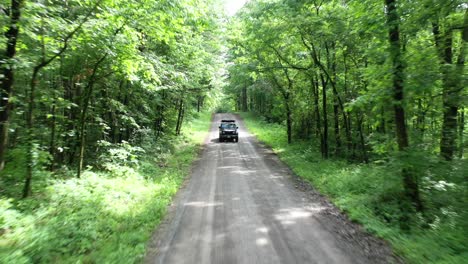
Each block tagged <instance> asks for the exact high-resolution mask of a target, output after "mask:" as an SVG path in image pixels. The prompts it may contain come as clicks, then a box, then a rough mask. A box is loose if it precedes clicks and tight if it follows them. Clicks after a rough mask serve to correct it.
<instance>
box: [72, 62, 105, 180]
mask: <svg viewBox="0 0 468 264" xmlns="http://www.w3.org/2000/svg"><path fill="white" fill-rule="evenodd" d="M106 57H107V53H106V54H104V56H102V57H101V58H100V59H99V60H98V61H97V62H96V64H94V67H93V72H92V74H91V76H90V77H89V81H88V85H86V87H85V89H84V93H85V94H84V95H83V96H84V97H83V101H82V104H81V107H82V110H81V115H80V122H79V124H80V134H79V136H80V146H79V157H78V161H79V163H78V170H77V173H76V177H77V178H80V177H81V172H82V171H83V165H84V154H85V147H86V119H87V114H88V107H89V102H90V100H91V96H92V94H93V88H94V84H95V81H96V73H97V70H98V68H99V65H100V64H101V63H102V62H103V61H104V60H105V59H106Z"/></svg>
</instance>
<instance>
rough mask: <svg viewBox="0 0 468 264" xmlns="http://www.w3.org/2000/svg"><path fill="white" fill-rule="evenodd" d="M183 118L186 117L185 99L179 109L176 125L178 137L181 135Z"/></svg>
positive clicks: (181, 101) (180, 102)
mask: <svg viewBox="0 0 468 264" xmlns="http://www.w3.org/2000/svg"><path fill="white" fill-rule="evenodd" d="M183 116H184V99H180V100H179V107H178V115H177V123H176V129H175V134H176V136H178V135H180V130H181V127H182V120H183Z"/></svg>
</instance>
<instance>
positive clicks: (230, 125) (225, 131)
mask: <svg viewBox="0 0 468 264" xmlns="http://www.w3.org/2000/svg"><path fill="white" fill-rule="evenodd" d="M238 128H239V127H237V126H236V120H224V119H223V120H221V124H220V125H219V142H223V141H225V140H229V139H230V140H233V141H235V142H238V141H239V134H238V133H237V129H238Z"/></svg>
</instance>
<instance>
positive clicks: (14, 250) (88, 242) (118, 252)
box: [0, 113, 211, 264]
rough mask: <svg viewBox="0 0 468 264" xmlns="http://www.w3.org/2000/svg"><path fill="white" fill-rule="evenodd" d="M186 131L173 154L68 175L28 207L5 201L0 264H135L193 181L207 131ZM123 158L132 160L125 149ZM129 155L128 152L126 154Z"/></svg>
mask: <svg viewBox="0 0 468 264" xmlns="http://www.w3.org/2000/svg"><path fill="white" fill-rule="evenodd" d="M210 117H211V114H209V113H202V114H200V115H199V117H198V118H196V119H194V120H193V121H192V122H191V123H190V124H187V125H186V127H185V129H184V133H183V134H184V135H183V136H182V137H179V138H177V139H173V140H172V141H173V142H172V143H171V145H172V146H173V147H172V150H171V151H166V152H164V153H161V152H159V156H157V157H155V156H154V153H151V152H142V153H141V154H140V155H139V156H138V157H137V158H136V159H137V162H135V160H134V159H135V157H133V156H132V157H133V161H132V162H131V163H124V164H119V163H118V162H115V161H113V162H109V164H108V166H107V167H106V168H107V169H106V170H102V171H92V170H88V171H86V172H85V173H83V176H82V178H80V179H76V178H71V177H69V178H65V177H63V175H61V176H60V178H59V177H56V178H55V179H49V180H48V181H47V184H46V185H47V187H46V188H44V189H43V191H41V192H36V193H35V194H34V196H33V197H31V198H29V199H26V200H16V199H11V198H7V197H0V263H15V264H20V263H136V262H139V261H141V260H142V258H143V257H144V254H145V247H146V244H147V241H148V239H150V237H151V234H152V232H153V231H154V228H155V227H156V226H158V224H159V223H160V221H161V219H162V218H163V216H164V214H165V211H166V208H167V206H168V204H169V203H170V201H171V199H172V197H173V196H174V194H175V193H176V192H177V190H178V188H179V186H180V184H181V183H182V182H183V180H184V178H185V176H186V175H188V173H189V170H190V167H191V164H192V161H193V160H194V158H195V157H196V156H197V153H198V149H199V147H200V144H201V143H203V140H204V138H205V136H206V133H207V131H208V127H209V125H210ZM119 151H120V152H118V154H119V155H122V153H123V154H125V153H127V152H128V151H129V150H128V148H126V149H125V148H121V149H119ZM126 151H127V152H126Z"/></svg>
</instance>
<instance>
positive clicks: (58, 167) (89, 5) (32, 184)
mask: <svg viewBox="0 0 468 264" xmlns="http://www.w3.org/2000/svg"><path fill="white" fill-rule="evenodd" d="M221 8H222V6H221V5H220V4H219V3H217V2H216V1H196V0H178V1H172V0H171V1H169V0H168V1H146V0H143V1H114V0H109V1H108V0H66V1H62V0H60V1H55V0H38V1H28V0H11V1H9V0H2V1H0V30H1V36H0V85H1V100H0V103H1V106H0V131H1V132H0V135H1V136H0V142H1V143H0V215H1V216H0V247H2V249H1V250H0V262H1V263H24V262H49V263H50V262H61V260H62V261H65V259H67V257H66V256H69V257H70V256H71V257H73V258H75V259H80V258H81V260H82V259H83V257H84V258H86V257H87V256H86V255H87V254H85V252H88V253H89V252H91V253H92V252H94V253H93V254H95V252H98V251H99V247H100V246H97V245H96V244H95V243H92V241H96V240H99V238H101V240H103V241H104V240H106V239H107V240H112V239H109V236H116V235H117V236H126V238H125V239H128V240H129V241H130V242H129V248H131V250H135V251H136V252H138V253H134V252H133V251H132V252H131V253H128V252H126V251H125V250H124V249H123V247H124V246H123V245H124V243H125V242H123V241H122V240H123V239H115V241H113V242H110V243H114V246H115V247H117V248H120V255H117V256H115V257H116V258H117V259H120V260H123V259H125V258H124V257H125V256H126V255H125V254H127V253H128V254H127V255H128V256H134V257H140V258H141V256H139V255H141V254H142V253H141V251H144V243H146V241H147V240H148V236H149V234H150V233H151V231H152V229H153V228H154V226H156V224H157V222H158V221H159V219H160V217H161V214H160V213H155V212H159V211H157V210H160V209H161V210H163V208H164V207H165V206H166V205H167V203H168V201H169V200H168V199H169V198H170V197H171V195H170V194H171V193H174V191H173V190H172V189H174V188H176V186H177V184H180V179H179V178H180V176H179V174H181V173H187V172H186V169H187V168H186V167H187V166H189V165H190V160H191V158H192V156H193V155H194V154H195V152H194V151H195V149H192V148H191V147H190V148H189V150H187V147H185V145H188V144H189V143H184V140H185V141H187V140H188V139H187V137H185V136H184V137H183V136H182V135H181V134H183V131H184V129H189V128H190V127H189V126H188V124H189V122H190V121H191V120H192V119H193V118H194V117H197V116H198V117H199V116H200V115H199V114H198V113H201V112H202V111H206V109H208V108H209V107H211V106H213V105H214V104H215V103H216V95H217V94H218V91H219V87H220V81H221V77H222V76H221V74H222V72H221V71H220V67H221V65H222V60H221V52H222V39H221V36H222V27H221V25H222V20H223V19H224V15H223V12H220V11H219V10H221ZM201 116H204V115H201ZM184 127H185V128H184ZM205 129H206V128H204V130H205ZM193 133H196V132H193ZM181 139H183V140H182V141H181ZM197 141H198V139H197ZM187 142H188V141H187ZM190 144H194V143H190ZM197 144H198V143H197ZM188 152H190V153H188ZM174 155H175V156H174ZM188 157H190V158H188ZM184 159H188V160H184ZM178 162H184V163H187V165H185V164H180V166H179V165H177V164H178ZM171 163H176V165H177V166H175V165H173V166H175V167H174V171H173V168H172V167H170V166H169V165H168V164H171ZM174 175H176V176H177V177H176V176H174ZM117 176H119V177H123V178H125V177H127V178H128V179H118V178H117ZM124 176H125V177H124ZM95 177H97V178H95ZM132 177H133V178H132ZM78 178H82V179H81V180H76V179H78ZM99 179H100V180H99ZM149 179H153V181H151V182H148V180H149ZM165 181H166V182H165ZM159 182H165V183H164V184H163V187H158V186H159V185H158V184H159ZM173 182H176V183H177V184H175V183H174V184H173ZM157 190H159V191H157ZM175 190H176V189H175ZM150 191H152V192H150ZM159 193H162V194H159ZM74 195H75V196H74ZM142 195H145V196H147V197H143V196H142ZM155 195H156V198H157V199H160V200H159V201H158V200H157V199H155V201H153V202H152V201H150V200H151V199H154V197H153V196H155ZM108 196H109V197H108ZM106 199H110V200H109V203H110V204H111V205H109V208H113V207H118V208H120V211H119V213H118V214H119V215H109V212H106V209H105V208H101V206H102V204H103V201H105V200H106ZM148 203H155V204H149V205H148ZM102 207H105V206H102ZM147 207H148V208H147ZM98 208H101V209H98ZM123 208H127V209H126V210H124V209H123ZM145 208H146V209H145ZM142 211H143V212H146V215H145V214H141V212H142ZM136 212H140V214H137V213H136ZM132 215H133V216H135V215H141V216H140V218H141V219H140V218H136V219H135V217H133V218H132ZM153 216H157V217H156V218H154V217H153ZM125 217H127V218H125ZM145 217H146V218H145ZM106 218H107V219H106ZM123 218H124V219H123ZM112 219H113V220H112ZM139 219H140V220H139ZM142 219H143V220H142ZM113 221H114V222H113ZM115 221H117V222H121V223H122V224H120V226H119V225H117V224H115V225H114V226H112V223H115ZM125 221H127V222H128V223H127V225H128V226H127V227H123V226H125V225H126V224H124V223H125ZM139 221H143V222H142V223H144V224H145V225H140V224H139ZM132 222H133V223H132ZM79 226H85V227H86V228H88V229H86V228H85V229H86V230H82V229H81V230H80V228H79ZM144 226H147V227H146V230H145V231H144V232H143V235H141V234H138V231H137V229H138V230H140V229H142V228H143V227H144ZM126 228H128V230H129V232H130V230H131V229H133V230H131V232H132V233H129V234H128V235H123V233H125V232H124V230H127V229H126ZM54 229H55V230H56V232H55V233H50V232H52V230H54ZM26 230H27V231H26ZM117 230H118V231H117ZM119 232H120V233H121V234H120V235H118V233H119ZM114 233H115V234H114ZM132 236H133V238H132ZM138 236H141V238H138V239H137V241H138V240H139V239H141V243H142V245H143V246H142V247H140V248H139V247H136V246H135V243H136V242H135V239H136V237H138ZM54 237H55V238H54ZM102 238H106V239H102ZM41 241H42V242H41ZM45 241H48V242H45ZM45 243H48V244H49V245H48V246H45ZM119 245H120V246H119ZM105 247H106V246H102V248H103V250H105V251H106V252H107V253H106V254H107V255H106V254H105V253H102V254H103V258H104V259H106V261H111V259H112V257H111V255H112V254H113V253H112V252H119V250H117V249H112V247H109V246H108V247H107V248H105ZM91 249H92V250H91ZM129 250H130V249H129ZM91 253H89V254H91ZM114 254H115V253H114ZM91 258H92V259H94V261H97V259H99V257H98V256H96V254H95V255H93V256H92V257H91ZM130 259H132V258H130ZM68 261H70V260H68ZM128 261H129V262H132V261H131V260H128Z"/></svg>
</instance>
